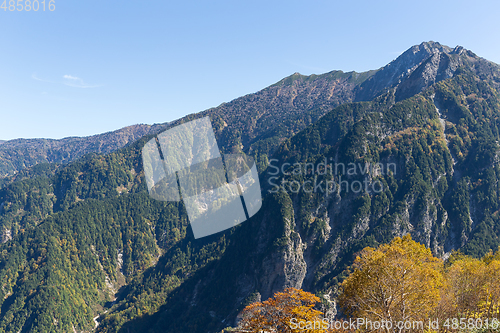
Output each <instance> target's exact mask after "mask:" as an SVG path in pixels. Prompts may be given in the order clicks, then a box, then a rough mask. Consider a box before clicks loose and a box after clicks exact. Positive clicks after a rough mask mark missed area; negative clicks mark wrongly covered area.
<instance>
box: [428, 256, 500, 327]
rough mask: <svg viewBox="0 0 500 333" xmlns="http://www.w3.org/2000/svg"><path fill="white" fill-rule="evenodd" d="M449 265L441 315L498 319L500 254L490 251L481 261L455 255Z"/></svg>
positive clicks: (440, 308)
mask: <svg viewBox="0 0 500 333" xmlns="http://www.w3.org/2000/svg"><path fill="white" fill-rule="evenodd" d="M448 263H449V267H448V268H447V269H446V273H445V279H446V284H445V286H444V287H443V291H442V294H443V297H442V299H441V302H440V304H439V307H438V311H437V313H439V314H440V315H441V316H442V317H446V318H454V317H467V318H490V319H491V318H493V317H495V318H498V317H499V314H500V251H497V252H496V253H495V254H493V252H491V251H490V253H488V254H487V255H486V256H484V257H483V258H482V259H481V260H480V259H475V258H472V257H469V256H466V255H463V254H461V253H454V254H453V255H452V256H451V257H450V259H449V260H448Z"/></svg>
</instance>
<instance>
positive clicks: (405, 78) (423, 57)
mask: <svg viewBox="0 0 500 333" xmlns="http://www.w3.org/2000/svg"><path fill="white" fill-rule="evenodd" d="M476 62H480V66H478V67H477V68H475V64H473V63H476ZM491 64H492V63H490V62H488V61H487V60H485V59H482V58H479V57H478V56H476V55H475V54H474V53H473V52H471V51H469V50H467V49H465V48H463V47H462V46H456V47H455V48H451V47H449V46H446V45H442V44H440V43H438V42H434V41H429V42H423V43H421V44H419V45H414V46H412V47H410V48H409V49H408V50H406V51H405V52H403V53H402V54H401V55H400V56H399V57H397V58H396V59H395V60H393V61H391V62H390V63H389V64H388V65H386V66H384V67H382V68H381V69H379V70H378V71H377V73H376V74H375V75H373V76H372V77H371V78H370V79H369V80H367V81H366V82H363V84H362V85H361V86H360V87H359V89H358V93H357V98H356V100H359V101H367V100H371V99H373V98H374V97H376V96H378V95H380V94H382V93H384V92H385V91H387V89H391V88H395V89H396V100H401V99H405V98H408V97H410V96H413V95H415V94H418V93H419V92H421V91H422V90H424V89H426V88H428V87H430V86H431V85H432V84H434V83H436V82H439V81H441V80H444V79H447V78H450V77H452V76H453V75H454V74H455V71H456V70H457V69H458V67H460V66H464V65H465V66H472V67H471V69H473V71H476V72H478V71H483V69H481V68H486V67H488V68H489V67H491ZM485 65H486V66H485ZM473 67H474V68H473Z"/></svg>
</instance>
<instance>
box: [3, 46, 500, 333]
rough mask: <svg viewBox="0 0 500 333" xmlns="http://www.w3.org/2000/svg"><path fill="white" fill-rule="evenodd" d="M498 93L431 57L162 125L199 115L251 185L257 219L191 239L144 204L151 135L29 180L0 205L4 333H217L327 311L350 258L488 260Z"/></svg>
mask: <svg viewBox="0 0 500 333" xmlns="http://www.w3.org/2000/svg"><path fill="white" fill-rule="evenodd" d="M499 84H500V71H499V67H498V66H497V65H495V64H493V63H491V62H489V61H487V60H485V59H482V58H479V57H477V56H476V55H474V54H473V53H472V52H470V51H468V50H465V49H463V48H461V47H457V48H453V49H452V48H449V47H446V46H442V45H440V44H438V43H434V42H430V43H423V44H421V45H419V46H414V47H412V48H410V49H409V50H408V51H406V52H405V53H403V54H402V55H401V56H400V57H399V58H398V59H396V60H395V61H393V62H392V63H390V64H389V65H387V66H385V67H383V68H381V69H379V70H377V71H371V72H367V73H361V74H357V73H354V72H352V73H342V72H331V73H327V74H323V75H318V76H309V77H306V76H301V75H300V74H294V75H292V76H290V77H288V78H285V79H283V80H282V81H280V82H278V83H277V84H275V85H273V86H271V87H268V88H266V89H264V90H262V91H260V92H258V93H256V94H252V95H247V96H244V97H241V98H239V99H237V100H235V101H232V102H230V103H226V104H223V105H221V106H219V107H217V108H214V109H210V110H207V111H204V112H202V113H199V114H196V115H191V116H188V117H186V118H184V119H181V120H179V121H177V122H173V123H172V125H174V124H178V123H179V122H182V121H185V120H189V119H193V118H197V117H201V116H205V115H210V116H211V120H212V124H213V126H214V130H215V131H216V137H217V140H218V142H219V145H220V146H221V147H222V146H224V147H225V150H226V151H245V152H247V153H249V154H251V155H253V156H255V157H256V159H257V162H258V165H259V169H260V180H261V184H262V193H263V197H264V200H263V207H262V209H261V210H260V211H259V213H258V214H256V215H255V216H254V217H252V218H251V219H250V220H249V221H247V222H245V223H243V224H241V225H240V226H238V227H235V228H233V229H230V230H227V231H225V232H222V233H219V234H216V235H212V236H209V237H206V238H202V239H199V240H195V239H194V237H193V235H192V232H191V230H190V227H189V226H188V221H187V217H186V211H185V208H184V206H183V204H182V203H164V202H158V201H154V200H152V199H150V198H149V196H148V194H147V188H146V185H145V182H144V177H143V170H142V161H141V156H140V152H141V148H142V146H143V145H144V144H145V142H147V140H148V139H150V138H151V135H146V136H144V137H143V138H141V139H139V140H138V141H136V142H134V143H131V144H129V145H128V146H126V147H124V148H121V149H118V150H116V151H114V152H112V153H110V154H107V155H98V154H89V155H86V156H85V157H84V158H82V159H79V160H77V161H74V162H72V163H69V164H67V165H64V166H59V167H54V166H53V165H51V164H40V166H38V168H39V169H40V170H36V172H33V173H30V174H27V176H26V177H22V178H20V179H18V180H14V181H13V182H12V183H10V184H8V185H6V186H4V187H3V188H2V189H0V224H1V225H2V229H3V241H4V243H3V244H2V245H1V247H0V253H1V257H0V271H1V272H0V278H1V279H2V280H1V285H2V288H1V290H0V293H1V295H0V296H2V297H0V300H2V301H0V302H1V304H0V309H1V310H0V311H1V312H0V330H3V331H6V332H18V331H21V332H28V331H29V332H48V331H60V332H67V331H72V330H77V331H91V330H92V329H93V328H94V327H95V323H94V321H93V318H94V317H96V316H98V315H100V317H99V318H98V319H97V320H98V322H99V325H98V327H97V331H98V332H127V333H128V332H218V331H220V330H221V329H222V328H224V327H226V326H233V325H234V322H235V320H236V318H237V315H238V313H239V311H241V310H242V308H243V307H244V305H245V304H248V302H250V301H253V300H258V299H266V298H268V297H270V296H271V295H272V294H273V293H274V292H275V291H278V290H283V289H284V288H286V287H296V288H303V289H305V290H309V291H312V292H315V293H316V294H318V295H330V296H331V297H330V299H333V298H334V297H335V296H336V288H337V283H338V281H339V280H341V279H342V278H343V276H344V275H343V274H344V269H345V268H346V267H347V265H349V264H350V263H352V260H353V255H354V254H355V253H356V252H357V251H358V250H360V249H361V248H363V247H365V246H367V245H371V246H375V245H377V244H380V243H385V242H388V241H390V240H392V239H393V237H394V236H401V235H404V234H406V233H410V234H411V235H412V237H413V239H415V240H417V241H419V242H421V243H423V244H425V245H426V246H428V247H430V248H431V249H432V251H433V253H434V254H435V255H437V256H440V257H443V258H446V257H447V256H448V255H449V253H450V251H452V250H455V249H461V250H462V251H464V252H465V253H468V254H471V255H474V256H481V255H483V254H484V253H486V252H487V251H488V250H489V249H496V247H497V246H498V245H500V241H499V238H498V235H499V233H500V220H499V217H498V211H499V209H500V201H499V198H498V194H497V193H498V178H499V177H500V169H499V168H498V164H497V161H498V157H497V155H498V154H497V152H498V143H497V142H498V140H499V139H500V138H499V132H498V127H497V126H498V125H497V119H498V117H499V115H500V95H499V91H498V87H499ZM2 146H3V145H2ZM322 163H323V164H322ZM321 164H322V165H321ZM320 165H321V166H320ZM329 165H331V168H330V169H329V167H328V166H329ZM342 165H343V166H345V169H342ZM367 165H368V167H367ZM311 166H312V168H311ZM336 166H341V167H340V171H338V170H337V169H336ZM353 166H354V169H352V168H353ZM308 168H309V169H308ZM349 169H351V171H349ZM325 170H326V171H328V170H331V172H325ZM353 170H354V171H353ZM342 181H344V182H345V183H342ZM315 182H316V184H318V183H319V184H322V185H321V186H326V184H330V185H331V186H333V184H336V185H338V186H337V188H336V189H333V188H331V187H330V188H327V187H321V186H319V187H316V190H314V188H315V186H314V185H312V189H313V190H312V191H310V189H311V187H309V186H310V184H315ZM327 182H328V183H327ZM297 184H298V185H299V189H298V190H296V189H297ZM342 184H344V185H342ZM357 184H361V188H360V189H362V190H359V191H358V190H356V189H357V188H358V187H357V186H358V185H357ZM353 186H354V187H353ZM339 187H340V189H339ZM323 306H324V307H325V310H327V313H329V314H330V315H332V314H334V313H335V308H334V307H333V306H332V304H331V303H329V302H328V301H326V299H325V300H324V302H323Z"/></svg>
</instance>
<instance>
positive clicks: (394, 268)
mask: <svg viewBox="0 0 500 333" xmlns="http://www.w3.org/2000/svg"><path fill="white" fill-rule="evenodd" d="M352 268H353V270H352V272H351V273H350V275H349V276H348V277H347V278H346V279H345V280H344V281H343V283H342V284H341V287H340V295H339V298H338V302H339V304H340V306H341V307H342V308H343V310H344V312H345V314H347V315H350V316H352V317H357V318H366V319H368V320H370V321H373V322H378V323H382V322H390V323H391V324H392V325H391V327H389V325H385V327H384V331H386V332H400V331H403V330H402V329H399V328H398V327H397V323H398V322H402V323H404V322H409V321H412V322H413V321H415V322H416V321H420V320H421V321H422V322H424V323H425V322H426V321H427V319H428V315H429V313H431V311H432V310H433V309H434V308H435V307H436V306H437V304H438V302H439V299H440V293H439V288H440V287H441V285H442V283H443V276H442V273H441V270H442V262H441V261H440V260H439V259H437V258H435V257H434V256H433V255H432V253H431V251H430V250H429V249H427V248H426V247H425V246H424V245H422V244H419V243H417V242H415V241H413V240H412V239H411V236H410V235H406V236H404V237H403V238H399V237H397V238H395V239H394V240H393V241H392V242H391V243H390V244H384V245H380V246H379V247H378V248H376V249H375V248H370V247H368V248H365V249H364V250H362V251H361V254H360V256H358V257H357V258H356V260H355V262H354V264H353V267H352Z"/></svg>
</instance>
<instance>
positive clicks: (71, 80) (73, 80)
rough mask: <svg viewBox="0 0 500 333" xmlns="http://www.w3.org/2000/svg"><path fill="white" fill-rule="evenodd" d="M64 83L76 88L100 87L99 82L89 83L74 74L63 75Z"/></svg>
mask: <svg viewBox="0 0 500 333" xmlns="http://www.w3.org/2000/svg"><path fill="white" fill-rule="evenodd" d="M63 79H64V82H63V84H64V85H67V86H69V87H75V88H97V87H100V85H98V84H87V83H85V82H84V81H83V80H82V79H80V78H79V77H77V76H73V75H68V74H66V75H63Z"/></svg>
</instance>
